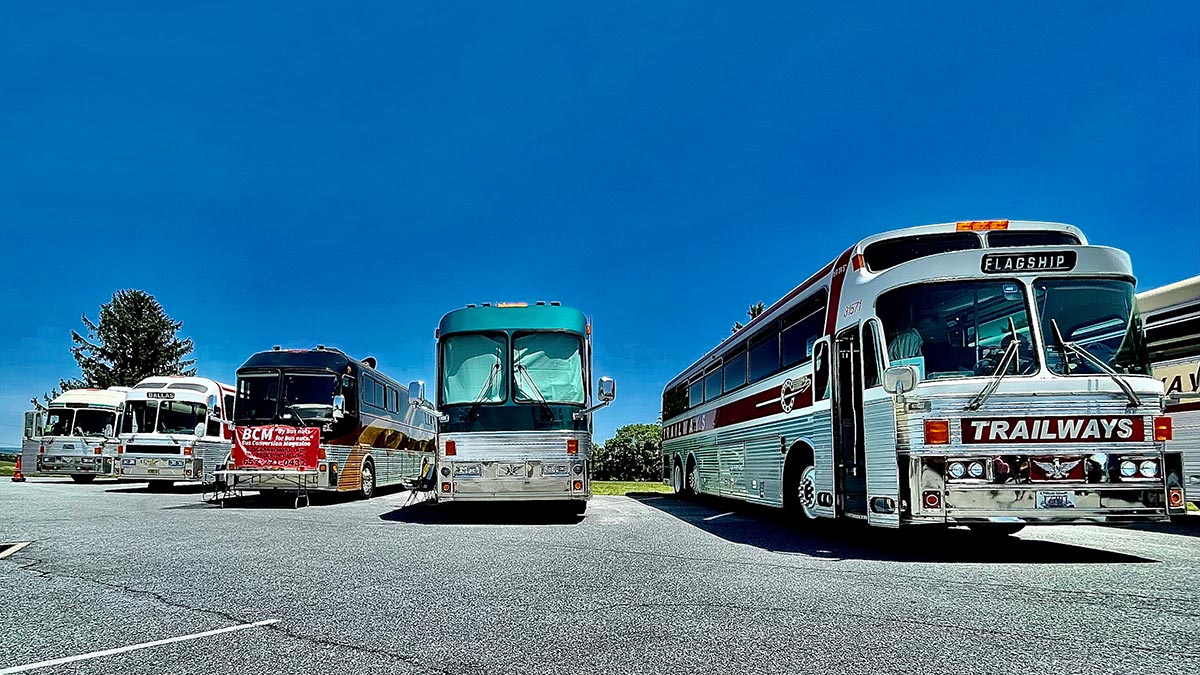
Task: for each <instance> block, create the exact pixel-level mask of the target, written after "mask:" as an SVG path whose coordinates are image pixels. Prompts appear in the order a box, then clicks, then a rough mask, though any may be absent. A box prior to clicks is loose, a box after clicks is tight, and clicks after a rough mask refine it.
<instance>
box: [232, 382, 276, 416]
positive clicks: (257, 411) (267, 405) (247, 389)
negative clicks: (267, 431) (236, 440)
mask: <svg viewBox="0 0 1200 675" xmlns="http://www.w3.org/2000/svg"><path fill="white" fill-rule="evenodd" d="M278 410H279V372H278V371H276V372H268V373H252V374H248V375H239V376H238V383H237V402H236V403H235V404H234V406H233V411H234V416H235V419H234V421H235V422H237V423H239V424H242V423H253V422H262V423H268V424H269V423H270V422H272V421H274V419H275V415H276V414H277V413H278Z"/></svg>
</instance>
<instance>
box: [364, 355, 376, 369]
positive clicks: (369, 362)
mask: <svg viewBox="0 0 1200 675" xmlns="http://www.w3.org/2000/svg"><path fill="white" fill-rule="evenodd" d="M362 362H363V365H364V366H366V367H368V368H374V367H375V366H376V365H377V364H378V362H377V361H376V360H375V357H374V356H368V357H365V358H364V359H363V360H362Z"/></svg>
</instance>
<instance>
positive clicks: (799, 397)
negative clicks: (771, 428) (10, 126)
mask: <svg viewBox="0 0 1200 675" xmlns="http://www.w3.org/2000/svg"><path fill="white" fill-rule="evenodd" d="M787 382H796V383H803V386H804V390H803V391H799V392H794V390H791V391H793V392H794V393H792V395H791V396H790V397H789V398H788V402H789V403H790V405H791V407H790V408H789V411H791V410H799V409H802V408H807V407H809V406H811V405H812V404H813V391H812V386H811V383H812V380H811V378H810V376H808V375H805V376H804V377H801V378H798V379H796V380H787ZM786 386H787V385H786V384H784V385H781V386H779V387H771V388H770V389H764V390H763V391H760V392H758V393H757V394H751V395H750V396H746V397H744V398H741V399H738V400H736V401H732V402H730V403H726V404H725V405H723V406H721V407H719V408H717V409H715V410H710V411H708V412H706V413H700V414H699V415H692V416H690V417H686V418H684V419H682V420H679V421H678V422H672V423H671V424H668V425H666V426H665V427H663V438H665V439H673V438H681V437H683V436H690V435H692V434H697V433H700V432H702V431H711V430H712V429H720V428H721V427H728V426H732V425H734V424H741V423H742V422H750V421H752V420H756V419H759V418H762V417H769V416H771V415H778V414H779V413H781V412H783V411H784V408H783V397H784V391H783V390H784V388H785V387H786Z"/></svg>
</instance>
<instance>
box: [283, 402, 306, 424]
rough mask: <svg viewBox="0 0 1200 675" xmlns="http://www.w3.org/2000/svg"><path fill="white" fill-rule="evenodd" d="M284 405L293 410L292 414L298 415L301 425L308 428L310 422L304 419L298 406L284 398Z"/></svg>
mask: <svg viewBox="0 0 1200 675" xmlns="http://www.w3.org/2000/svg"><path fill="white" fill-rule="evenodd" d="M283 406H284V407H285V408H287V409H288V410H291V411H292V414H293V415H295V416H296V419H298V420H300V426H302V427H306V428H307V427H308V424H306V423H305V421H304V418H303V417H301V416H300V411H299V410H297V409H296V406H294V405H292V404H291V403H288V402H287V399H284V401H283Z"/></svg>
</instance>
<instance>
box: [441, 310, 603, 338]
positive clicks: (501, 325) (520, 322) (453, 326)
mask: <svg viewBox="0 0 1200 675" xmlns="http://www.w3.org/2000/svg"><path fill="white" fill-rule="evenodd" d="M586 328H587V317H585V316H584V315H583V312H581V311H579V310H577V309H574V308H571V307H562V306H556V305H533V306H529V307H495V306H493V307H464V308H463V309H456V310H454V311H453V312H449V313H447V314H446V315H445V316H443V317H442V320H441V322H440V323H438V335H439V336H442V335H449V334H451V333H466V332H474V331H489V330H492V331H495V330H567V331H572V332H575V333H580V334H583V332H584V331H585V330H586Z"/></svg>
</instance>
